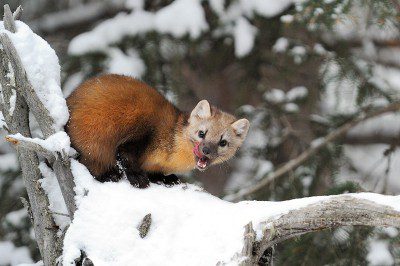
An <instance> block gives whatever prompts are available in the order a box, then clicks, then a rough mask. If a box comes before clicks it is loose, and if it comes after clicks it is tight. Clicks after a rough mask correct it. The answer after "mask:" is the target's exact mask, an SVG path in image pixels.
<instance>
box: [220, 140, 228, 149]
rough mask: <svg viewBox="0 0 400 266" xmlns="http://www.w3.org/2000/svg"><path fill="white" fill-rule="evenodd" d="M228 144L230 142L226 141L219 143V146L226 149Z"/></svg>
mask: <svg viewBox="0 0 400 266" xmlns="http://www.w3.org/2000/svg"><path fill="white" fill-rule="evenodd" d="M227 144H228V142H227V141H226V140H224V139H223V140H221V141H220V142H219V146H221V147H225V146H226V145H227Z"/></svg>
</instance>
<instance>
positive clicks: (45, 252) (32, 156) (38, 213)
mask: <svg viewBox="0 0 400 266" xmlns="http://www.w3.org/2000/svg"><path fill="white" fill-rule="evenodd" d="M10 14H11V15H10ZM4 26H5V28H6V29H7V30H9V31H11V32H15V24H14V23H13V18H12V13H11V11H10V8H9V6H8V5H5V6H4ZM2 55H4V54H2ZM3 59H4V58H2V60H1V65H0V68H1V69H2V70H1V76H2V78H1V79H0V83H1V85H2V89H3V94H4V93H7V90H8V89H11V86H12V85H11V84H10V82H7V79H6V78H5V76H4V74H5V73H7V72H8V71H9V68H8V62H7V61H6V60H3ZM9 86H10V87H9ZM5 101H9V97H6V98H5ZM4 104H5V106H7V107H9V106H10V103H9V102H7V103H4ZM8 110H9V109H8V108H7V110H6V112H5V113H8ZM4 116H5V120H6V123H7V126H8V128H9V130H10V131H11V133H14V134H15V133H21V134H23V135H24V136H28V137H30V136H31V132H30V128H29V110H28V105H27V103H26V101H25V99H24V98H23V97H22V96H21V95H20V94H19V93H17V95H16V102H15V108H14V112H13V116H12V117H11V116H10V115H6V114H5V115H4ZM17 155H18V160H19V162H20V165H21V170H22V178H23V180H24V183H25V187H26V190H27V193H28V197H29V202H30V206H31V210H32V216H33V229H34V232H35V239H36V242H37V243H38V246H39V250H40V253H41V255H42V258H43V262H44V264H45V265H55V263H56V260H57V258H58V257H59V255H60V253H61V250H60V247H59V246H57V245H55V244H54V243H57V227H56V225H55V223H54V221H53V218H52V216H51V214H50V213H49V212H48V205H49V202H48V199H47V196H46V194H45V192H44V191H43V189H42V188H41V186H40V185H39V182H38V181H39V179H40V178H41V174H40V171H39V168H38V167H37V166H38V165H39V160H38V157H37V155H36V153H35V152H33V151H30V150H27V149H25V148H21V149H18V150H17Z"/></svg>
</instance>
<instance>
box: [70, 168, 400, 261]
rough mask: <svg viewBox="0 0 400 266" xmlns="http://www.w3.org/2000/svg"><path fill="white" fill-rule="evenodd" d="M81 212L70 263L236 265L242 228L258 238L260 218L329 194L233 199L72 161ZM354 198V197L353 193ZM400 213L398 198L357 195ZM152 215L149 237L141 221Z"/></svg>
mask: <svg viewBox="0 0 400 266" xmlns="http://www.w3.org/2000/svg"><path fill="white" fill-rule="evenodd" d="M71 167H72V172H73V174H74V176H75V183H76V193H77V196H76V200H77V206H78V210H77V211H76V213H75V217H74V220H73V222H72V224H71V225H70V227H69V229H68V231H67V233H66V235H65V240H64V251H63V263H64V265H73V261H74V259H75V258H77V257H79V256H80V252H81V250H84V251H85V252H86V254H87V255H88V257H90V259H91V260H92V261H93V263H94V264H95V265H100V266H101V265H132V264H135V265H215V264H216V263H217V262H219V261H222V262H227V263H229V262H232V263H234V264H235V262H236V261H232V258H233V256H234V255H235V253H237V252H240V251H241V249H242V246H243V232H244V226H245V225H246V224H248V223H249V222H250V221H252V222H253V227H254V229H255V231H256V232H257V236H258V237H260V236H261V232H262V230H263V228H265V226H267V225H266V224H265V223H262V222H263V221H266V220H268V219H269V218H276V217H278V216H280V215H282V214H285V213H287V212H288V211H290V210H293V209H298V208H301V207H304V206H307V205H309V204H312V203H316V202H320V201H323V200H326V199H329V197H311V198H304V199H296V200H290V201H284V202H259V201H244V202H240V203H236V204H235V203H230V202H227V201H223V200H221V199H219V198H216V197H214V196H212V195H210V194H208V193H206V192H204V191H202V189H201V188H199V187H197V186H194V185H184V184H182V185H178V186H174V187H172V188H166V187H164V186H161V185H155V184H152V185H151V186H150V187H149V188H148V189H137V188H134V187H132V186H131V185H130V184H129V183H128V182H127V181H126V180H122V181H120V182H118V183H112V182H110V183H99V182H97V181H95V180H94V179H93V177H92V176H91V175H90V173H89V172H88V170H87V169H86V167H84V166H83V165H82V164H80V163H78V162H77V161H72V165H71ZM349 195H350V194H349ZM358 197H363V198H367V199H371V200H373V201H376V202H378V203H382V204H386V205H389V206H393V207H396V208H397V209H398V210H400V197H388V196H386V197H385V196H382V197H380V196H379V195H376V194H371V193H365V194H362V195H359V196H358ZM148 213H151V215H152V223H151V227H150V231H149V233H148V235H147V236H146V237H145V238H144V239H142V238H140V236H139V232H138V229H137V228H138V226H139V225H140V222H141V220H142V219H143V217H144V216H145V215H147V214H148Z"/></svg>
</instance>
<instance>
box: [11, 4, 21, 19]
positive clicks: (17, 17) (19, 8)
mask: <svg viewBox="0 0 400 266" xmlns="http://www.w3.org/2000/svg"><path fill="white" fill-rule="evenodd" d="M22 11H23V10H22V6H18V7H17V9H16V10H15V11H14V13H13V18H14V20H19V19H20V18H21V15H22Z"/></svg>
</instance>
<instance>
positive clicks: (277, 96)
mask: <svg viewBox="0 0 400 266" xmlns="http://www.w3.org/2000/svg"><path fill="white" fill-rule="evenodd" d="M263 97H264V99H265V100H267V101H269V102H272V103H281V102H284V101H285V100H286V99H285V98H286V95H285V92H284V91H282V90H280V89H271V90H269V91H267V92H265V93H264V95H263Z"/></svg>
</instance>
